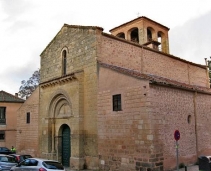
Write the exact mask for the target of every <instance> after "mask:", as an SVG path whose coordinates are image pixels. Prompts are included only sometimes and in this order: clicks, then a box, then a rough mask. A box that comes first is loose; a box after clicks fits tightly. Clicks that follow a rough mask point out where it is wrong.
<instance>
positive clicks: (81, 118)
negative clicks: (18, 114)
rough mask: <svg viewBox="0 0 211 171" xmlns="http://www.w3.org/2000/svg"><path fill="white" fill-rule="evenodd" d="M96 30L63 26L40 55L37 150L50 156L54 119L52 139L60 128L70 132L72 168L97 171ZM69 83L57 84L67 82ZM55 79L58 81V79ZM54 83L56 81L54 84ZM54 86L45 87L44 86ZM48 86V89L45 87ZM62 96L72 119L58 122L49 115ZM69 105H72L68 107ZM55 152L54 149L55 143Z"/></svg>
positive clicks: (69, 117) (52, 115)
mask: <svg viewBox="0 0 211 171" xmlns="http://www.w3.org/2000/svg"><path fill="white" fill-rule="evenodd" d="M98 32H101V31H99V30H98V29H95V28H92V27H90V28H89V29H87V28H86V29H85V28H84V27H80V26H79V27H77V26H72V27H71V26H64V27H63V28H62V29H61V31H60V32H59V33H58V34H57V36H56V37H55V38H54V40H53V41H52V42H51V43H50V44H49V45H48V47H47V48H46V49H45V50H44V51H43V53H42V54H41V95H40V103H41V107H40V122H41V123H43V124H42V125H43V126H42V127H41V128H40V132H39V133H40V146H41V147H42V149H41V150H42V153H50V152H51V150H50V149H51V141H52V139H51V134H52V133H51V132H52V131H51V129H52V128H51V125H52V124H49V122H50V120H49V119H48V118H49V117H51V118H52V117H53V118H55V122H56V123H55V135H56V136H58V132H59V128H60V127H61V126H62V124H64V123H65V124H67V125H68V126H69V127H70V129H71V137H72V142H71V143H72V145H71V158H70V163H71V168H72V169H83V167H87V168H89V169H96V168H98V160H96V157H97V154H98V152H97V148H96V147H97V122H96V116H97V75H96V73H97V66H96V49H97V47H96V34H98ZM63 49H66V50H67V52H68V53H67V75H64V76H62V72H61V70H62V55H61V54H62V50H63ZM68 74H73V75H74V76H73V77H74V78H73V80H70V81H64V82H62V81H61V82H60V81H59V79H60V78H61V79H63V78H64V79H65V78H66V77H67V78H68ZM57 78H58V79H57ZM55 79H57V80H55ZM51 80H54V81H52V82H55V83H56V84H55V85H54V84H52V85H47V83H45V82H51ZM45 85H47V86H45ZM59 95H61V96H63V98H64V99H65V100H67V99H70V100H69V101H70V103H68V105H69V108H70V110H72V112H71V113H72V115H71V116H69V115H68V116H67V118H66V119H63V120H62V119H59V118H57V116H56V114H57V113H56V112H55V113H52V111H51V108H50V105H51V103H55V104H56V103H57V102H56V101H55V102H54V99H55V98H56V97H57V96H59ZM70 104H71V105H70ZM55 150H56V151H57V150H58V149H57V145H56V143H55ZM85 165H86V166H85Z"/></svg>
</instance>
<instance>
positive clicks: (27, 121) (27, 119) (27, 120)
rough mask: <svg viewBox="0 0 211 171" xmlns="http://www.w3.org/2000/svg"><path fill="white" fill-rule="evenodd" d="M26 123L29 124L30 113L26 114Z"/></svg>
mask: <svg viewBox="0 0 211 171" xmlns="http://www.w3.org/2000/svg"><path fill="white" fill-rule="evenodd" d="M26 123H30V112H27V114H26Z"/></svg>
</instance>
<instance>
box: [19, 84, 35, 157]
mask: <svg viewBox="0 0 211 171" xmlns="http://www.w3.org/2000/svg"><path fill="white" fill-rule="evenodd" d="M27 113H30V123H27V122H26V121H27ZM38 117H39V88H37V89H36V90H35V91H34V92H33V93H32V95H31V96H30V97H29V98H28V99H27V100H26V101H25V103H24V104H23V105H22V106H21V107H20V108H19V109H18V111H17V133H16V136H17V138H16V143H17V146H16V149H17V152H18V154H30V155H32V156H33V157H38V156H39V153H38V152H39V146H38V137H39V136H38V127H39V121H38Z"/></svg>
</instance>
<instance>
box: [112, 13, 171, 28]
mask: <svg viewBox="0 0 211 171" xmlns="http://www.w3.org/2000/svg"><path fill="white" fill-rule="evenodd" d="M140 19H146V20H149V21H152V22H154V23H156V24H159V25H160V26H162V27H165V28H166V29H167V30H169V28H168V27H166V26H164V25H162V24H160V23H158V22H156V21H154V20H151V19H150V18H147V17H145V16H141V17H138V18H135V19H133V20H131V21H128V22H126V23H124V24H121V25H120V26H117V27H114V28H112V29H111V30H109V31H110V32H111V31H113V30H115V29H117V28H119V27H122V26H124V25H127V24H128V23H131V22H134V21H137V20H140Z"/></svg>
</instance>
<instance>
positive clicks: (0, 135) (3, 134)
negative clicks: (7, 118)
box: [0, 131, 5, 141]
mask: <svg viewBox="0 0 211 171" xmlns="http://www.w3.org/2000/svg"><path fill="white" fill-rule="evenodd" d="M4 139H5V131H0V141H1V140H4Z"/></svg>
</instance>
